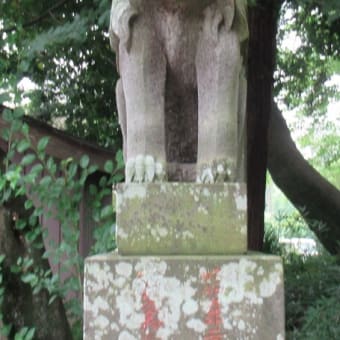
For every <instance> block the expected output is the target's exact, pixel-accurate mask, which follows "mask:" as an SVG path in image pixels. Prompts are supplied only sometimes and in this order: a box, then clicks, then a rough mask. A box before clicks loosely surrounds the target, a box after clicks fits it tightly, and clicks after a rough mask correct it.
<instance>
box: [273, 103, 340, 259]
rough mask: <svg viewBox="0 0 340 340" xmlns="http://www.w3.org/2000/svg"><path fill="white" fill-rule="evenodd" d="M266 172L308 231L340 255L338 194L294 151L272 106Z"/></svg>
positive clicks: (332, 252) (286, 128) (278, 115)
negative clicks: (289, 202)
mask: <svg viewBox="0 0 340 340" xmlns="http://www.w3.org/2000/svg"><path fill="white" fill-rule="evenodd" d="M268 139H269V149H268V169H269V171H270V174H271V176H272V178H273V180H274V182H275V183H276V185H277V186H278V187H279V188H280V189H281V190H282V191H283V193H284V194H285V195H286V196H287V198H288V199H289V200H290V201H291V202H292V203H293V204H294V206H295V207H296V208H297V209H298V210H299V211H300V213H301V214H302V216H303V217H304V219H305V220H306V222H307V223H308V225H309V227H310V229H311V230H312V231H313V232H314V233H315V234H316V236H317V237H318V239H319V240H320V242H321V243H322V244H323V246H324V247H325V248H326V249H327V250H328V251H329V252H330V253H331V254H337V253H339V251H340V191H339V190H337V189H336V188H335V187H334V186H333V185H332V184H330V183H329V182H328V181H327V180H326V179H325V178H323V177H322V176H321V175H320V174H319V173H318V172H317V171H316V170H315V169H314V168H313V167H312V166H311V165H310V164H309V163H308V162H307V161H306V160H305V159H304V158H303V156H302V155H301V153H300V152H299V150H298V149H297V148H296V146H295V144H294V142H293V140H292V138H291V135H290V132H289V129H288V127H287V125H286V122H285V120H284V119H283V117H282V114H281V112H280V111H279V109H278V108H277V106H276V105H275V104H274V105H273V109H272V114H271V120H270V129H269V134H268Z"/></svg>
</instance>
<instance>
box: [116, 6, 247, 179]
mask: <svg viewBox="0 0 340 340" xmlns="http://www.w3.org/2000/svg"><path fill="white" fill-rule="evenodd" d="M247 38H248V26H247V16H246V0H202V1H200V0H113V3H112V10H111V22H110V42H111V46H112V48H113V49H114V51H115V52H116V56H117V67H118V70H119V73H120V76H121V78H120V80H119V81H118V83H117V87H116V96H117V107H118V115H119V123H120V125H121V129H122V134H123V145H124V158H125V162H126V182H152V181H162V180H166V179H169V180H171V175H170V174H169V168H170V167H171V166H172V167H173V165H174V164H175V165H176V167H177V170H179V171H181V169H182V170H183V169H186V166H187V165H190V164H195V169H196V176H195V177H196V179H197V182H200V183H215V182H225V181H230V182H235V181H238V182H241V181H245V105H246V76H245V66H244V64H245V62H246V60H245V54H246V40H247ZM187 177H188V176H187ZM182 178H183V179H184V180H187V179H188V178H186V176H185V175H184V176H182Z"/></svg>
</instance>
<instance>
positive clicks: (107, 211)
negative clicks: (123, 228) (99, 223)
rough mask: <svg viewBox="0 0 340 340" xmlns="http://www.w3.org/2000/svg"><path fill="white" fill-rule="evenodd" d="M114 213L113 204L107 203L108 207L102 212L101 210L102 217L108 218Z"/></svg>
mask: <svg viewBox="0 0 340 340" xmlns="http://www.w3.org/2000/svg"><path fill="white" fill-rule="evenodd" d="M112 214H113V210H112V206H111V204H110V205H107V206H106V207H104V208H103V209H102V210H101V212H100V217H101V218H106V217H109V216H111V215H112Z"/></svg>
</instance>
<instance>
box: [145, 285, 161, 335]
mask: <svg viewBox="0 0 340 340" xmlns="http://www.w3.org/2000/svg"><path fill="white" fill-rule="evenodd" d="M146 288H147V287H145V289H144V291H143V294H142V310H143V313H144V322H143V323H142V325H141V328H140V330H141V335H142V340H155V339H156V334H157V331H158V330H159V329H160V328H161V327H163V326H164V323H163V322H162V321H160V320H159V319H158V311H157V309H156V306H155V303H154V301H152V300H151V299H150V297H149V296H148V294H147V292H146Z"/></svg>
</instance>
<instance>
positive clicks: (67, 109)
mask: <svg viewBox="0 0 340 340" xmlns="http://www.w3.org/2000/svg"><path fill="white" fill-rule="evenodd" d="M109 11H110V1H109V0H95V1H91V2H89V1H82V0H77V1H59V2H57V3H55V2H54V1H42V2H39V5H37V4H36V3H34V5H33V3H32V1H30V0H25V1H20V2H7V1H5V2H1V3H0V13H6V17H5V18H2V19H0V28H1V26H3V29H2V31H1V30H0V34H1V35H2V40H1V42H0V65H1V66H0V73H1V74H2V80H0V89H6V90H8V91H9V92H11V93H12V94H13V93H14V92H17V86H18V84H19V83H20V81H21V80H22V79H23V78H24V77H25V76H29V79H30V80H31V81H33V82H34V83H35V84H36V87H35V89H34V90H33V91H32V92H31V93H30V94H28V95H27V94H26V95H25V96H26V97H27V96H28V97H29V98H30V106H29V113H30V114H31V115H33V116H35V117H38V118H39V119H41V120H44V121H46V122H49V123H51V124H57V125H58V126H62V127H63V128H65V129H67V130H68V131H70V132H71V133H72V134H74V135H77V136H80V137H83V138H86V139H88V140H91V141H97V142H98V143H99V144H101V145H103V146H112V145H114V146H115V147H116V148H117V149H118V148H119V146H120V144H121V141H120V132H119V129H118V121H117V117H116V114H115V112H114V108H115V95H114V85H115V84H114V83H115V79H116V78H117V74H116V73H115V71H114V70H115V58H114V54H113V52H112V51H111V49H110V47H109V39H108V34H107V30H108V22H109ZM22 95H23V94H21V93H18V94H17V98H20V96H22Z"/></svg>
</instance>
